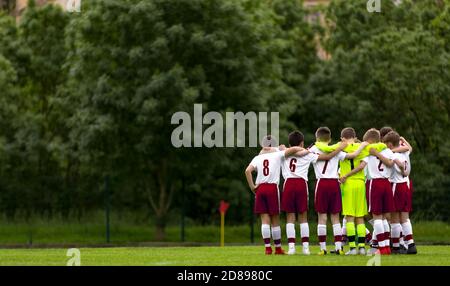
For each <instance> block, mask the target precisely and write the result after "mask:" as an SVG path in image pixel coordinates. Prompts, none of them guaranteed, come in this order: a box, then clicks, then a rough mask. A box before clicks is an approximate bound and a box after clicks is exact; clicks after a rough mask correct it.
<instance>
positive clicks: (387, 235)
mask: <svg viewBox="0 0 450 286" xmlns="http://www.w3.org/2000/svg"><path fill="white" fill-rule="evenodd" d="M388 218H389V219H390V218H391V213H385V214H384V215H383V227H384V244H385V246H386V250H387V252H388V253H390V252H391V251H390V250H391V228H390V227H389V222H388Z"/></svg>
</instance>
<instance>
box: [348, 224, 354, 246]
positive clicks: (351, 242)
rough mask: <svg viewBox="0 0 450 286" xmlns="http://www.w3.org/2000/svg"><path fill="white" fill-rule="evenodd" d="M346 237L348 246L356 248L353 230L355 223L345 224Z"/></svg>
mask: <svg viewBox="0 0 450 286" xmlns="http://www.w3.org/2000/svg"><path fill="white" fill-rule="evenodd" d="M346 226H347V237H348V245H349V246H350V247H351V248H355V247H356V243H355V236H356V230H355V223H354V222H347V223H346Z"/></svg>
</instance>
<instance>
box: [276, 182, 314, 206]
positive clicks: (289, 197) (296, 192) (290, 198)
mask: <svg viewBox="0 0 450 286" xmlns="http://www.w3.org/2000/svg"><path fill="white" fill-rule="evenodd" d="M281 210H282V211H284V212H287V213H303V212H306V211H307V210H308V185H307V184H306V181H305V180H303V179H302V178H289V179H287V180H286V181H285V182H284V187H283V194H282V195H281Z"/></svg>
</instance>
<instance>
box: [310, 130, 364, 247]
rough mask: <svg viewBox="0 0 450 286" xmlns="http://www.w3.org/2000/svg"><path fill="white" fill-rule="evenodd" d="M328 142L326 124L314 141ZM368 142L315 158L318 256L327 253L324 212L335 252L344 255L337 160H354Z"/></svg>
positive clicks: (314, 148)
mask: <svg viewBox="0 0 450 286" xmlns="http://www.w3.org/2000/svg"><path fill="white" fill-rule="evenodd" d="M330 141H331V131H330V129H329V128H328V127H320V128H318V129H317V131H316V142H321V143H325V144H327V145H328V144H329V143H330ZM367 145H368V143H367V142H363V143H361V146H360V147H359V148H358V150H356V151H355V152H353V153H349V154H348V153H345V152H342V151H341V152H339V153H338V154H337V155H336V156H334V157H333V158H331V159H329V160H326V161H316V162H314V163H313V166H314V172H315V174H316V179H317V182H316V188H315V192H314V206H315V209H316V212H317V215H318V219H319V221H318V225H317V235H318V238H319V244H320V252H319V255H326V254H327V248H326V237H327V215H328V214H330V218H331V223H332V225H333V235H334V244H335V253H336V254H337V255H344V252H343V250H342V228H341V224H340V221H339V214H340V213H341V211H342V196H341V188H340V185H339V174H338V168H339V162H340V161H343V160H345V159H354V158H355V157H356V156H358V155H359V154H360V153H361V151H362V150H363V149H364V148H365V147H366V146H367ZM309 151H310V152H312V153H314V154H317V155H321V154H324V152H322V151H321V150H320V149H319V148H317V146H315V145H314V146H312V147H311V148H309Z"/></svg>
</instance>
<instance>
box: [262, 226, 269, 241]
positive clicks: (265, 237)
mask: <svg viewBox="0 0 450 286" xmlns="http://www.w3.org/2000/svg"><path fill="white" fill-rule="evenodd" d="M261 234H262V237H263V240H264V245H265V246H266V247H270V225H268V224H262V225H261Z"/></svg>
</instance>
